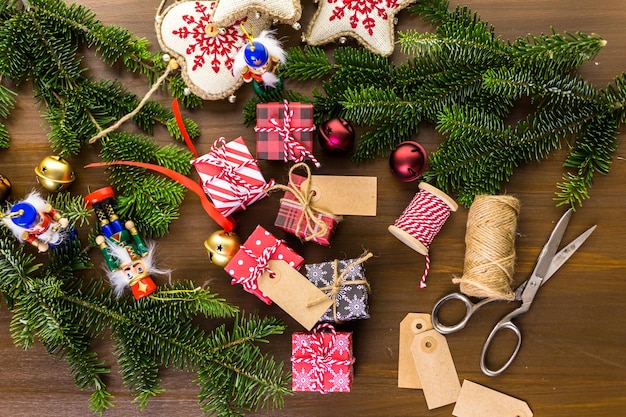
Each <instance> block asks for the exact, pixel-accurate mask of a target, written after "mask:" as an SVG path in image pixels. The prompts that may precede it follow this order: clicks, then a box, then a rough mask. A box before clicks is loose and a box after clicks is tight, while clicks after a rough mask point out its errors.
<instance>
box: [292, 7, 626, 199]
mask: <svg viewBox="0 0 626 417" xmlns="http://www.w3.org/2000/svg"><path fill="white" fill-rule="evenodd" d="M407 9H408V11H409V13H411V14H413V15H417V16H419V17H420V18H422V19H423V20H424V21H426V22H430V23H432V24H433V25H434V26H435V30H434V31H433V32H430V33H420V32H418V31H416V30H407V31H405V32H400V33H399V34H398V44H399V45H400V47H401V49H402V51H403V52H404V53H406V54H408V55H409V57H408V59H407V60H406V62H404V63H399V64H395V63H393V62H391V61H389V60H388V59H385V58H382V57H380V56H377V55H376V54H373V53H371V52H369V51H367V50H365V49H364V48H349V47H341V48H337V49H336V50H335V51H334V53H333V55H332V59H331V58H329V57H328V56H327V55H326V54H325V52H324V51H323V50H321V49H320V48H314V47H305V48H293V49H290V50H289V51H288V55H289V57H288V59H287V62H286V64H285V65H284V66H283V67H281V74H283V75H285V76H286V77H289V78H294V79H299V80H309V79H321V80H322V81H323V88H324V91H314V94H313V95H314V105H315V114H316V119H321V120H325V119H328V118H331V117H336V116H343V117H345V118H346V119H348V120H350V121H352V122H354V123H355V124H358V125H361V126H367V127H370V129H369V130H368V131H367V132H366V133H365V134H364V135H363V136H362V137H361V140H360V141H359V143H358V144H357V148H356V150H355V153H354V154H353V157H354V159H355V160H357V161H363V160H365V159H370V158H377V157H381V156H385V155H387V154H388V153H389V152H390V151H391V150H392V149H393V148H394V147H395V146H396V145H397V144H398V143H400V142H402V141H404V140H407V139H411V138H412V137H413V136H415V135H416V134H417V133H418V131H419V127H420V124H421V122H422V121H427V122H431V123H433V124H435V126H437V129H438V130H439V131H440V132H441V133H443V134H444V135H445V136H446V138H447V139H446V141H445V142H443V143H442V144H441V145H440V147H439V149H438V150H437V151H436V152H434V153H432V154H431V155H430V156H429V162H430V170H429V171H428V172H426V173H424V174H423V177H422V179H423V180H426V181H429V182H432V183H435V184H436V185H437V186H438V187H440V188H441V189H443V190H444V191H446V192H449V193H452V194H454V195H455V196H456V197H458V199H459V200H460V202H461V203H462V204H465V205H469V204H471V202H472V201H473V198H474V196H475V195H477V194H482V193H488V194H495V193H497V192H498V191H499V190H500V189H501V187H502V186H503V184H504V183H505V182H507V181H508V180H509V178H510V176H511V175H512V173H513V171H514V170H515V168H516V167H517V166H519V165H520V164H523V163H528V162H532V161H538V160H542V159H543V158H546V157H547V156H548V155H549V154H550V153H551V152H552V151H554V150H556V149H559V148H562V147H563V146H564V145H566V146H567V147H568V150H569V154H568V156H567V159H566V161H565V163H564V166H565V168H567V169H568V170H571V171H568V172H567V173H566V174H565V175H564V176H563V181H562V182H561V183H559V184H557V191H556V194H555V200H556V202H557V204H559V205H560V204H565V205H570V206H572V207H576V206H579V205H581V204H582V202H583V200H584V199H586V198H588V191H587V188H588V187H590V186H591V185H592V182H593V175H594V174H596V173H600V174H606V173H607V172H608V171H609V168H610V165H611V158H612V156H613V153H614V152H615V149H616V135H617V130H618V128H619V125H620V124H621V123H623V122H624V120H625V114H626V113H625V111H624V108H625V106H624V103H625V98H626V83H625V81H624V80H625V79H626V77H625V75H624V74H622V75H620V76H618V77H616V78H615V80H614V81H613V83H612V84H611V85H609V86H607V87H606V88H605V89H598V88H596V87H595V86H593V84H592V83H590V82H589V81H587V80H585V79H583V78H582V77H581V76H580V75H578V74H577V72H576V71H577V69H578V68H579V67H580V65H581V64H582V63H583V62H584V61H587V60H589V59H592V58H593V57H594V56H595V55H596V54H597V53H598V52H599V51H600V49H601V48H602V47H603V46H604V45H605V44H606V41H605V40H603V39H602V38H601V37H599V36H598V35H596V34H589V35H588V34H584V33H580V32H576V33H565V34H558V33H556V32H555V31H554V30H553V31H552V33H550V34H548V35H540V36H533V35H529V36H527V37H524V38H518V39H516V40H514V41H505V40H502V39H500V38H499V37H498V36H496V34H495V29H494V28H493V27H492V26H491V25H489V24H488V23H487V22H484V21H482V20H481V19H480V17H479V16H478V15H477V14H476V13H474V12H473V11H472V10H471V9H470V8H468V7H466V6H458V7H456V8H454V9H452V10H450V9H449V2H448V1H446V0H425V1H420V2H417V3H414V4H412V5H411V6H409V7H408V8H407ZM523 98H530V100H531V101H532V103H533V106H534V107H533V108H532V110H531V112H530V114H528V115H527V117H526V118H524V119H523V120H521V121H519V122H516V123H515V124H513V125H507V124H506V123H507V120H508V118H509V115H510V114H511V112H512V111H513V109H514V106H515V105H516V103H518V102H519V100H520V99H523Z"/></svg>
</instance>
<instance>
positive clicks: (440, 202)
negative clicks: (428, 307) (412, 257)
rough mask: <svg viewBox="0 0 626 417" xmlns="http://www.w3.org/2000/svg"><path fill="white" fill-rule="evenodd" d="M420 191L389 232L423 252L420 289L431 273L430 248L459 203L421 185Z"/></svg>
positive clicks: (433, 188)
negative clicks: (423, 266) (423, 265)
mask: <svg viewBox="0 0 626 417" xmlns="http://www.w3.org/2000/svg"><path fill="white" fill-rule="evenodd" d="M419 188H420V190H419V191H418V193H417V194H415V196H414V197H413V200H411V202H410V203H409V205H408V206H407V208H405V209H404V211H403V212H402V214H401V215H400V217H399V218H398V219H397V220H396V221H395V223H394V224H393V225H392V226H389V231H390V232H391V233H392V234H393V235H394V236H395V237H397V238H398V239H399V240H400V241H402V242H403V243H404V244H406V245H407V246H409V247H410V248H412V249H413V250H415V251H417V252H419V253H421V254H422V255H424V256H425V258H426V265H425V268H424V274H423V275H422V279H421V280H420V288H425V287H426V277H427V276H428V271H429V270H430V255H429V253H428V252H429V248H430V245H431V243H432V242H433V240H434V239H435V236H437V234H438V233H439V231H440V230H441V228H442V227H443V225H444V224H445V223H446V221H447V220H448V218H449V217H450V214H451V213H452V212H453V211H456V209H457V204H456V203H455V202H454V201H453V200H452V199H451V198H450V197H448V196H447V195H446V194H444V193H443V192H442V191H440V190H438V189H437V188H435V187H433V186H431V185H429V184H427V183H421V184H420V186H419Z"/></svg>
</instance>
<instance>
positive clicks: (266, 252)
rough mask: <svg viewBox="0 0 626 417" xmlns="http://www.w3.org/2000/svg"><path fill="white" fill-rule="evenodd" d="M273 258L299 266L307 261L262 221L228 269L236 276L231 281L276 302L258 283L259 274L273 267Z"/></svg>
mask: <svg viewBox="0 0 626 417" xmlns="http://www.w3.org/2000/svg"><path fill="white" fill-rule="evenodd" d="M270 260H282V261H285V262H286V263H287V264H289V266H291V267H292V268H294V269H296V270H298V269H300V268H301V267H302V265H303V264H304V259H303V258H302V257H301V256H300V255H298V254H297V253H296V252H295V251H294V250H293V249H291V248H290V247H289V246H287V245H286V244H285V242H284V241H282V240H280V239H277V238H276V237H275V236H274V235H272V234H271V233H270V232H268V231H267V230H265V229H264V228H263V226H260V225H259V226H257V227H256V229H254V231H253V232H252V234H251V235H250V237H248V239H247V240H246V241H245V242H244V244H243V245H241V246H240V248H239V251H237V253H236V254H235V256H233V258H232V259H231V260H230V262H229V263H228V264H226V266H225V267H224V270H226V272H228V273H229V274H230V276H232V277H233V279H232V280H231V284H233V285H235V284H241V285H242V286H243V288H244V290H246V291H247V292H249V293H252V294H254V295H256V296H257V297H259V298H260V299H261V300H262V301H263V302H264V303H266V304H272V300H271V299H270V298H269V297H268V296H267V295H265V294H264V293H263V291H261V290H260V289H259V287H258V285H257V281H258V279H259V277H260V276H261V275H262V274H263V273H264V272H265V271H268V270H269V266H268V262H269V261H270Z"/></svg>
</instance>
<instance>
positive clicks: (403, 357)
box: [398, 313, 433, 389]
mask: <svg viewBox="0 0 626 417" xmlns="http://www.w3.org/2000/svg"><path fill="white" fill-rule="evenodd" d="M432 328H433V325H432V323H431V321H430V314H426V313H409V314H407V315H406V316H405V317H404V319H402V321H401V322H400V343H399V349H398V388H414V389H421V388H422V383H421V381H420V377H419V375H418V374H417V368H416V367H415V360H414V359H413V354H412V353H411V344H412V343H413V339H414V338H415V335H416V334H418V333H422V332H425V331H426V330H430V329H432Z"/></svg>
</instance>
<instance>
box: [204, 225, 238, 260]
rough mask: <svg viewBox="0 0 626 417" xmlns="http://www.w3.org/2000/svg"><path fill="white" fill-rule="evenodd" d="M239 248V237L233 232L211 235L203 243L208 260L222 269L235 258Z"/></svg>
mask: <svg viewBox="0 0 626 417" xmlns="http://www.w3.org/2000/svg"><path fill="white" fill-rule="evenodd" d="M240 246H241V241H240V240H239V236H237V234H236V233H234V232H227V231H225V230H218V231H216V232H213V233H211V235H210V236H209V237H208V238H207V240H205V241H204V247H205V248H206V251H207V255H209V260H210V261H211V263H213V264H215V265H217V266H221V267H222V268H223V267H225V266H226V265H227V264H228V262H230V260H231V259H232V258H233V256H235V254H236V253H237V251H238V250H239V247H240Z"/></svg>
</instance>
